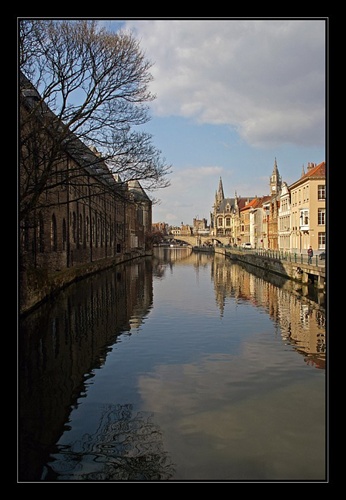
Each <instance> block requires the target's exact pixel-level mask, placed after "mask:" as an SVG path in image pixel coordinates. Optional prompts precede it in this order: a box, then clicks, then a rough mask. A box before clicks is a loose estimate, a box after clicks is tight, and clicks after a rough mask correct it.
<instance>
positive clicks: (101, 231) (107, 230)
mask: <svg viewBox="0 0 346 500" xmlns="http://www.w3.org/2000/svg"><path fill="white" fill-rule="evenodd" d="M70 219H71V222H70V224H71V226H72V233H71V237H72V242H73V243H74V244H75V245H76V246H77V247H79V246H83V248H86V246H87V244H89V243H90V236H91V244H92V245H93V246H95V247H96V248H97V247H99V246H100V247H103V246H104V245H106V246H107V245H109V246H113V244H114V238H115V232H116V233H117V234H118V236H119V235H122V233H123V229H124V225H123V224H120V223H117V224H115V228H114V225H112V224H110V223H109V222H107V221H105V220H102V219H101V217H100V216H96V217H93V218H92V222H91V224H90V220H89V217H88V216H85V217H84V219H83V215H82V214H79V216H78V223H77V214H76V213H75V212H73V213H72V214H70ZM114 229H115V231H114ZM45 231H46V225H45V223H44V219H43V215H42V214H39V217H38V224H37V229H36V234H34V238H35V237H36V242H37V244H36V246H37V250H38V251H39V252H40V253H43V252H45V251H46V248H45V246H46V243H47V240H46V234H45ZM61 243H62V245H61V246H62V250H66V245H67V224H66V218H63V220H62V239H61ZM22 246H23V248H24V250H26V251H29V249H30V226H29V224H28V223H26V224H25V227H24V229H23V231H22ZM50 250H51V251H53V252H57V251H58V226H57V220H56V216H55V214H52V217H51V221H50Z"/></svg>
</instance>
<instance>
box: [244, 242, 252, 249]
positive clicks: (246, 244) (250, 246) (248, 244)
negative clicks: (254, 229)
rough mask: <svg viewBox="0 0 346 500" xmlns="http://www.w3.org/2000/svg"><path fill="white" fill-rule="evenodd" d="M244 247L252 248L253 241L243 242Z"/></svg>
mask: <svg viewBox="0 0 346 500" xmlns="http://www.w3.org/2000/svg"><path fill="white" fill-rule="evenodd" d="M242 247H243V248H248V249H251V248H252V245H251V243H243V244H242Z"/></svg>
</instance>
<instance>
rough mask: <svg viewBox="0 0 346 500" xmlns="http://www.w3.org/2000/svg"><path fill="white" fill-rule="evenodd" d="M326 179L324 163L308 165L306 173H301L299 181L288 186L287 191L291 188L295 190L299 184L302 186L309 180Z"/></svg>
mask: <svg viewBox="0 0 346 500" xmlns="http://www.w3.org/2000/svg"><path fill="white" fill-rule="evenodd" d="M325 178H326V162H325V161H322V162H321V163H318V164H317V165H314V164H312V163H309V164H308V171H307V172H306V173H304V171H303V173H302V176H301V177H300V179H298V180H297V181H295V182H293V184H291V185H290V186H289V189H290V190H291V189H292V188H295V187H296V186H299V185H300V184H303V183H304V182H306V181H308V180H310V179H316V180H318V179H325Z"/></svg>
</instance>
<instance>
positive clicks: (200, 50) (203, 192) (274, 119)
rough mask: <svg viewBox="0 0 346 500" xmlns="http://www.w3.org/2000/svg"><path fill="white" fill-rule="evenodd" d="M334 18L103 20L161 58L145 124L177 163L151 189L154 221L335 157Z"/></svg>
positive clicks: (201, 208)
mask: <svg viewBox="0 0 346 500" xmlns="http://www.w3.org/2000/svg"><path fill="white" fill-rule="evenodd" d="M327 22H328V21H327V19H326V18H300V19H285V18H277V19H256V18H253V19H250V18H249V19H246V18H245V19H242V20H240V19H239V20H237V19H231V18H229V19H227V18H223V19H219V20H213V19H162V20H156V19H151V20H150V19H149V20H144V19H140V20H131V19H128V20H125V21H123V22H122V23H121V24H119V23H118V22H115V21H114V20H111V19H108V20H103V21H102V24H103V25H105V26H106V27H107V28H109V29H117V28H119V27H120V26H121V27H122V28H123V29H128V30H130V31H131V32H132V33H133V34H134V36H135V37H136V38H137V39H138V40H139V43H140V48H141V50H142V51H144V53H145V55H146V57H147V59H149V60H150V61H151V62H152V63H153V66H152V68H151V73H152V75H153V82H152V83H151V86H150V90H151V91H152V92H153V93H154V94H156V99H155V101H153V102H152V103H150V116H151V120H150V121H149V122H148V123H147V124H146V126H145V130H146V131H148V132H149V133H151V134H152V136H153V139H152V142H153V144H154V145H155V146H156V147H157V148H158V149H159V150H160V151H161V153H162V156H163V157H164V158H165V159H166V162H167V163H168V164H170V165H172V174H171V175H170V182H171V186H170V187H169V188H165V189H161V190H159V191H157V192H152V193H148V194H149V195H150V196H152V197H154V198H156V199H159V200H160V202H159V203H155V204H154V205H153V222H167V223H168V224H170V225H180V224H181V223H182V222H183V223H184V224H191V225H192V221H193V218H194V217H198V218H200V219H201V218H206V219H207V221H208V224H209V223H210V212H211V210H212V205H213V203H214V196H215V192H216V190H217V187H218V183H219V179H220V177H221V178H222V182H223V187H224V192H225V196H228V197H233V196H234V195H235V193H237V195H239V196H256V195H257V196H262V195H266V194H269V177H270V175H271V173H272V170H273V166H274V161H275V158H276V160H277V164H278V168H279V173H280V175H281V177H282V180H283V181H286V182H287V183H288V184H291V183H293V182H295V181H296V180H297V179H299V177H300V176H301V174H302V169H303V166H304V167H305V170H306V166H307V163H308V162H314V163H320V162H322V161H325V160H326V144H325V135H326V81H327V77H328V75H327V73H326V56H327V48H326V31H327Z"/></svg>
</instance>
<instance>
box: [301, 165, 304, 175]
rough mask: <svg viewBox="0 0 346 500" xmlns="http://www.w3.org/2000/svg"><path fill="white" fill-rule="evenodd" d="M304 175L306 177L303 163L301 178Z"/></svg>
mask: <svg viewBox="0 0 346 500" xmlns="http://www.w3.org/2000/svg"><path fill="white" fill-rule="evenodd" d="M304 175H305V168H304V163H303V166H302V175H301V177H304Z"/></svg>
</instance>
